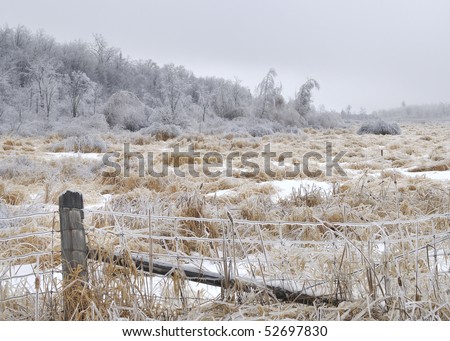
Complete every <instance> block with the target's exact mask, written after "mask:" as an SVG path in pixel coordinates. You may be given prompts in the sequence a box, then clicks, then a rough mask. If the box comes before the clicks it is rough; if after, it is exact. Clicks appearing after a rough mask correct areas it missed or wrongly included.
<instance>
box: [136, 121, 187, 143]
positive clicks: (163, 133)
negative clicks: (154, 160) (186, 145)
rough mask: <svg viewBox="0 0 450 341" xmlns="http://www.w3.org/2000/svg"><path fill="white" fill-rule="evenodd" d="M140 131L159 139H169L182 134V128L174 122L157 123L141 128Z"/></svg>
mask: <svg viewBox="0 0 450 341" xmlns="http://www.w3.org/2000/svg"><path fill="white" fill-rule="evenodd" d="M139 132H140V133H141V134H142V135H144V136H145V135H147V136H148V135H150V136H153V137H155V139H156V140H158V141H161V140H162V141H167V140H168V139H173V138H175V137H178V136H179V135H180V134H181V129H180V127H178V126H176V125H174V124H161V123H155V124H153V125H151V126H150V127H148V128H144V129H141V130H140V131H139Z"/></svg>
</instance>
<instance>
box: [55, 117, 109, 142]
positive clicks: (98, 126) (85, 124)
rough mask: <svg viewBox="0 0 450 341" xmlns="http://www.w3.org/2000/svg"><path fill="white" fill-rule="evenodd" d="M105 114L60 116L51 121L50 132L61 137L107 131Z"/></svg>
mask: <svg viewBox="0 0 450 341" xmlns="http://www.w3.org/2000/svg"><path fill="white" fill-rule="evenodd" d="M108 129H109V126H108V123H106V119H105V116H103V115H101V114H96V115H92V116H80V117H76V118H68V117H65V118H61V119H59V120H58V121H55V122H54V123H53V127H52V129H50V130H49V133H51V134H57V135H59V136H62V137H70V136H84V135H87V134H97V133H100V132H106V131H108Z"/></svg>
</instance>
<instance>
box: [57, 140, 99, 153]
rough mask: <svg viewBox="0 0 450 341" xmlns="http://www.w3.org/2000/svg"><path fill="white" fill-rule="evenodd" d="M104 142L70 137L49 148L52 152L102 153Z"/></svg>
mask: <svg viewBox="0 0 450 341" xmlns="http://www.w3.org/2000/svg"><path fill="white" fill-rule="evenodd" d="M106 149H107V146H106V143H105V141H103V140H101V139H98V138H96V137H93V136H71V137H68V138H66V139H64V140H63V141H60V142H56V143H54V144H53V145H52V146H51V151H52V152H81V153H104V152H106Z"/></svg>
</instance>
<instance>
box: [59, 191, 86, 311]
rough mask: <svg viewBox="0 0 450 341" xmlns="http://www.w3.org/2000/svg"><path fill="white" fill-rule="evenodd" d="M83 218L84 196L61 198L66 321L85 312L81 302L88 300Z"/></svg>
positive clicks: (60, 217)
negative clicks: (86, 293) (85, 292)
mask: <svg viewBox="0 0 450 341" xmlns="http://www.w3.org/2000/svg"><path fill="white" fill-rule="evenodd" d="M83 218H84V212H83V196H82V194H81V193H78V192H71V191H66V192H65V193H64V194H62V195H61V196H60V197H59V219H60V220H59V221H60V228H61V256H62V270H63V286H64V318H65V319H66V320H70V319H72V318H74V317H75V316H77V312H79V311H80V310H82V309H83V306H84V304H83V303H82V302H83V301H85V299H83V295H84V289H85V286H86V284H87V280H88V273H87V253H88V252H87V246H86V234H85V232H84V227H83ZM69 285H70V287H69ZM66 288H68V289H67V290H66Z"/></svg>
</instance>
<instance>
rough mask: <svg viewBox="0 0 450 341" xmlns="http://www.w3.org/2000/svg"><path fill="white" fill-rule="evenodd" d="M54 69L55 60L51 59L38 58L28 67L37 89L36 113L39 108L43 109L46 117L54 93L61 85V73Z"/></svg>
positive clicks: (48, 113) (55, 66)
mask: <svg viewBox="0 0 450 341" xmlns="http://www.w3.org/2000/svg"><path fill="white" fill-rule="evenodd" d="M56 70H57V62H55V61H54V60H52V59H39V60H37V61H36V62H35V63H33V64H32V65H31V67H30V69H29V72H30V75H31V78H32V80H33V82H34V84H35V85H36V87H37V90H38V98H37V99H36V113H38V112H39V110H41V111H45V113H46V116H47V119H49V117H50V112H51V108H52V104H53V102H54V99H55V95H56V93H57V90H58V88H59V86H60V85H61V75H60V74H59V73H58V72H57V71H56Z"/></svg>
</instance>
